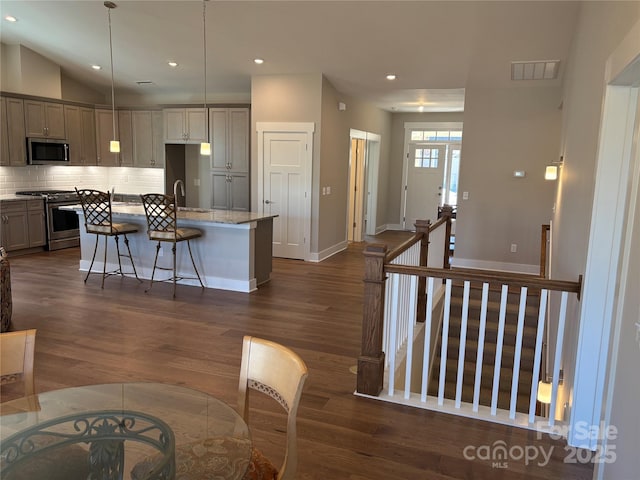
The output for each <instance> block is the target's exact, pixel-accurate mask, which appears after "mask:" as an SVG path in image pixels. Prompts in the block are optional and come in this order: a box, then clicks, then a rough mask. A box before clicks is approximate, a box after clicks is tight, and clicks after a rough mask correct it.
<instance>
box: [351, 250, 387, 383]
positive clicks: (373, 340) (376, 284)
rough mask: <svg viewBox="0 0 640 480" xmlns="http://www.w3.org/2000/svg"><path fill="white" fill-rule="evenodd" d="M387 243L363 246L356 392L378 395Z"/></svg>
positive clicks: (380, 377)
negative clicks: (362, 292)
mask: <svg viewBox="0 0 640 480" xmlns="http://www.w3.org/2000/svg"><path fill="white" fill-rule="evenodd" d="M386 254H387V246H386V245H381V244H371V245H367V247H366V248H365V249H364V257H365V258H364V261H365V263H364V308H363V315H362V347H361V348H362V351H361V354H360V357H358V380H357V387H356V388H357V391H358V393H364V394H367V395H374V396H376V395H378V394H379V393H380V392H381V391H382V382H383V378H384V352H383V351H382V331H383V322H384V296H385V291H384V290H385V282H386V278H385V275H384V258H385V255H386Z"/></svg>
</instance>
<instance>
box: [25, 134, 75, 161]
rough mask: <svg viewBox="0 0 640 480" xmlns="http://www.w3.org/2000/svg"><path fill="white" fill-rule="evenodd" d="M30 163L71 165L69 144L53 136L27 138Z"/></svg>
mask: <svg viewBox="0 0 640 480" xmlns="http://www.w3.org/2000/svg"><path fill="white" fill-rule="evenodd" d="M27 160H28V162H29V165H69V144H68V143H67V141H66V140H56V139H53V138H27Z"/></svg>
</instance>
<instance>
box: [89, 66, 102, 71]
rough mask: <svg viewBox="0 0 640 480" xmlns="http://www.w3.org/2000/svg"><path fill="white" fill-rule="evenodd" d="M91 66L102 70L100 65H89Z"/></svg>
mask: <svg viewBox="0 0 640 480" xmlns="http://www.w3.org/2000/svg"><path fill="white" fill-rule="evenodd" d="M91 68H93V69H94V70H102V67H101V66H100V65H91Z"/></svg>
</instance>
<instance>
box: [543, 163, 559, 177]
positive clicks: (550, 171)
mask: <svg viewBox="0 0 640 480" xmlns="http://www.w3.org/2000/svg"><path fill="white" fill-rule="evenodd" d="M544 179H545V180H557V179H558V166H557V165H547V168H546V169H545V171H544Z"/></svg>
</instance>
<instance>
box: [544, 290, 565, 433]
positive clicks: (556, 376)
mask: <svg viewBox="0 0 640 480" xmlns="http://www.w3.org/2000/svg"><path fill="white" fill-rule="evenodd" d="M568 296H569V293H568V292H562V298H561V300H560V314H559V316H558V336H557V337H556V354H555V359H554V361H553V380H552V381H551V404H550V405H549V426H550V427H553V425H554V424H555V420H556V402H557V400H558V398H557V397H558V384H559V383H560V363H561V362H562V342H563V340H564V323H565V320H566V317H567V297H568Z"/></svg>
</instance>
